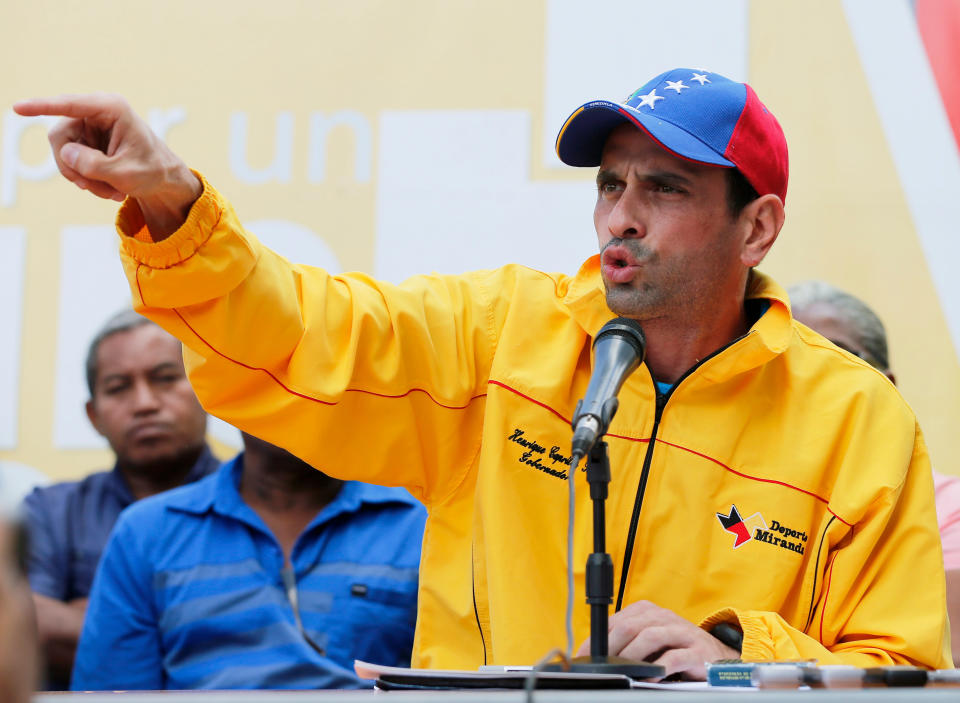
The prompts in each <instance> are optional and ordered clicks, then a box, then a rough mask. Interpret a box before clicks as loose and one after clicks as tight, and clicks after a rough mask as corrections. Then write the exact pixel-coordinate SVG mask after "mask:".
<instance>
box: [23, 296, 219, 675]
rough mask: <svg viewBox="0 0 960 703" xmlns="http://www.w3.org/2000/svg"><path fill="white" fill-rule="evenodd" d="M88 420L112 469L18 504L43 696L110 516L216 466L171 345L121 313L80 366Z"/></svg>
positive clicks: (69, 637)
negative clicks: (43, 664)
mask: <svg viewBox="0 0 960 703" xmlns="http://www.w3.org/2000/svg"><path fill="white" fill-rule="evenodd" d="M86 375H87V385H88V387H89V390H90V400H89V401H88V402H87V406H86V410H87V416H88V417H89V419H90V422H91V423H92V424H93V426H94V427H95V428H96V430H97V431H98V432H99V433H100V434H101V435H103V436H104V437H105V438H106V440H107V441H108V443H109V444H110V447H111V449H112V450H113V451H114V453H115V454H116V457H117V461H116V465H115V466H114V468H113V470H112V471H106V472H101V473H95V474H92V475H90V476H88V477H87V478H85V479H83V480H82V481H72V482H67V483H59V484H55V485H52V486H47V487H44V488H37V489H35V490H34V491H33V493H31V494H29V495H28V496H27V497H26V498H25V499H24V503H23V512H24V518H25V521H26V527H27V530H28V534H29V545H30V547H29V553H28V556H27V568H28V575H29V580H30V587H31V589H32V590H33V600H34V606H35V608H36V611H37V626H38V635H39V638H40V643H41V646H42V647H43V650H44V654H45V657H46V661H47V667H48V671H47V682H46V686H47V687H48V688H54V689H61V688H66V687H67V685H68V684H69V680H70V669H71V667H72V666H73V656H74V650H75V649H76V646H77V639H78V638H79V636H80V629H81V627H82V625H83V616H84V612H85V611H86V606H87V596H88V595H89V593H90V585H91V582H92V581H93V574H94V570H95V569H96V567H97V562H98V560H99V559H100V554H101V552H102V551H103V548H104V545H105V544H106V543H107V537H108V536H109V534H110V530H111V529H112V528H113V525H114V523H115V522H116V520H117V517H118V516H119V515H120V512H121V511H122V510H123V509H124V508H126V507H127V506H128V505H130V504H131V503H133V502H134V501H135V500H138V499H140V498H144V497H146V496H149V495H153V494H155V493H158V492H160V491H163V490H166V489H168V488H173V487H175V486H179V485H181V484H183V483H186V482H190V481H194V480H196V479H198V478H200V477H202V476H205V475H206V474H208V473H210V472H211V471H213V470H215V469H216V468H217V466H218V463H219V462H217V460H216V459H215V458H214V457H213V456H212V455H211V454H210V451H209V449H207V447H206V444H205V443H204V434H205V431H206V423H207V416H206V413H205V412H204V411H203V408H201V407H200V403H199V402H198V401H197V398H196V396H195V395H194V393H193V389H192V388H191V387H190V384H189V382H188V381H187V377H186V374H185V372H184V369H183V358H182V353H181V348H180V342H178V341H177V340H176V339H174V338H173V337H171V336H170V335H169V334H167V333H166V332H164V331H163V330H162V329H160V327H158V326H157V325H156V324H154V323H153V322H151V321H149V320H147V319H146V318H144V317H141V316H140V315H137V314H136V313H135V312H133V311H132V310H127V311H125V312H121V313H119V314H118V315H115V316H114V317H112V318H111V319H110V320H108V321H107V323H106V324H105V325H104V326H103V328H102V329H101V330H100V332H99V333H97V335H96V336H95V337H94V339H93V341H92V342H91V344H90V348H89V351H88V354H87V363H86Z"/></svg>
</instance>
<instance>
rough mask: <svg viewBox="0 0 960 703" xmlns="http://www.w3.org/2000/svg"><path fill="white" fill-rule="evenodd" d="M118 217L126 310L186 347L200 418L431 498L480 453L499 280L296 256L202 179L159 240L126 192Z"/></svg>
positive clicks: (333, 469) (340, 472)
mask: <svg viewBox="0 0 960 703" xmlns="http://www.w3.org/2000/svg"><path fill="white" fill-rule="evenodd" d="M117 226H118V230H119V232H120V234H121V257H122V259H123V263H124V268H125V271H126V274H127V276H128V278H129V281H130V286H131V290H132V293H133V298H134V304H135V307H136V309H137V310H138V311H139V312H141V313H143V314H144V315H146V316H148V317H150V318H152V319H154V320H155V321H157V322H158V323H159V324H160V325H161V326H162V327H164V328H165V329H167V330H168V331H170V332H171V333H172V334H174V335H175V336H177V337H179V338H180V339H181V340H182V341H183V342H184V344H185V347H186V349H185V359H186V362H187V368H188V372H189V375H190V380H191V383H192V384H193V386H194V388H195V390H196V392H197V395H198V396H199V398H200V400H201V402H202V403H203V405H204V407H205V408H206V409H207V410H208V411H210V412H211V413H212V414H214V415H216V416H218V417H220V418H222V419H223V420H225V421H226V422H228V423H230V424H232V425H235V426H237V427H239V428H240V429H242V430H244V431H246V432H249V433H251V434H253V435H256V436H258V437H261V438H263V439H265V440H267V441H270V442H272V443H274V444H277V445H279V446H282V447H284V448H286V449H288V450H290V451H291V452H293V453H294V454H296V455H298V456H300V457H301V458H302V459H304V460H305V461H307V462H308V463H310V464H311V465H313V466H314V467H316V468H318V469H320V470H322V471H324V472H325V473H328V474H330V475H332V476H336V477H339V478H346V479H356V480H361V481H367V482H371V483H378V484H382V485H394V486H395V485H400V486H404V487H406V488H408V489H409V490H410V491H411V493H413V494H414V495H415V496H416V497H417V498H419V499H421V500H423V501H424V502H427V503H429V502H430V501H431V500H441V499H443V497H444V496H445V495H447V494H449V493H451V492H452V491H453V489H454V488H455V487H456V486H457V485H458V484H459V482H461V481H462V480H463V478H464V476H465V474H466V472H467V470H468V468H469V466H470V465H471V463H472V462H473V460H474V458H475V457H476V455H477V452H478V451H479V445H480V430H481V424H482V414H483V407H484V399H485V395H486V380H487V376H488V374H489V365H490V363H491V359H492V353H493V346H494V329H495V325H494V323H493V317H492V316H493V310H492V306H491V305H490V303H489V301H490V300H491V294H490V291H491V289H494V290H496V289H497V288H498V287H500V286H501V285H504V283H503V281H500V280H497V276H498V275H501V274H499V273H498V272H496V271H491V272H486V273H483V272H481V273H478V274H473V275H465V276H448V277H444V276H422V277H416V278H414V279H411V280H410V281H407V282H406V283H404V284H403V285H401V286H394V285H389V284H384V283H379V282H376V281H373V280H371V279H370V278H369V277H367V276H365V275H363V274H347V275H340V276H334V275H330V274H328V273H327V272H325V271H323V270H320V269H317V268H313V267H308V266H301V265H294V264H291V263H290V262H288V261H287V260H285V259H284V258H283V257H281V256H279V255H277V254H276V253H274V252H272V251H270V250H269V249H267V248H266V247H263V246H262V245H261V244H260V243H259V242H258V241H257V240H256V238H255V237H253V236H252V235H251V234H249V233H248V232H246V231H245V230H244V229H243V227H242V226H241V225H240V223H239V221H238V220H237V217H236V215H235V214H234V212H233V210H232V208H231V207H230V205H229V204H228V203H227V202H226V201H225V200H224V199H223V198H222V197H221V196H220V195H219V194H218V193H217V192H216V191H215V190H214V189H213V188H211V187H210V185H209V184H207V183H206V181H204V192H203V194H202V195H201V197H200V199H199V200H198V201H197V202H196V203H195V204H194V206H193V208H192V210H191V212H190V214H189V216H188V219H187V221H186V222H185V224H184V225H183V226H182V227H181V228H180V230H178V231H177V232H175V233H174V234H173V235H172V236H171V237H170V238H168V239H166V240H164V241H162V242H158V243H153V242H152V241H149V233H148V232H146V230H145V229H144V228H143V222H142V215H141V214H140V213H139V210H138V208H137V206H136V204H135V202H133V201H128V202H127V203H126V204H125V205H124V207H123V208H122V209H121V211H120V213H119V215H118V219H117ZM501 297H502V296H501Z"/></svg>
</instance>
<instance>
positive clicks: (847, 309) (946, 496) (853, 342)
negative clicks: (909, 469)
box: [787, 281, 960, 666]
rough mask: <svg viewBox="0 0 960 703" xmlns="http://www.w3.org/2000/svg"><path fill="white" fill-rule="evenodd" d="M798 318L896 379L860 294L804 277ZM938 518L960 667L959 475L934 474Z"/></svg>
mask: <svg viewBox="0 0 960 703" xmlns="http://www.w3.org/2000/svg"><path fill="white" fill-rule="evenodd" d="M787 293H788V295H789V296H790V303H791V305H792V308H793V316H794V319H796V320H798V321H799V322H802V323H803V324H805V325H806V326H807V327H809V328H810V329H812V330H813V331H814V332H818V333H820V334H821V335H823V336H824V337H826V338H827V339H829V340H830V341H831V342H833V343H834V344H836V345H837V346H838V347H840V348H841V349H844V350H846V351H848V352H850V353H851V354H853V355H854V356H856V357H859V358H861V359H863V360H864V361H866V362H867V363H868V364H870V365H871V366H873V367H875V368H876V369H877V370H878V371H880V372H881V373H882V374H883V375H884V376H886V377H887V378H889V379H890V382H891V383H894V384H895V383H896V382H897V381H896V377H895V376H894V375H893V371H892V370H891V369H890V355H889V351H888V347H887V332H886V330H885V329H884V326H883V322H881V321H880V318H879V317H878V316H877V314H876V313H875V312H874V311H873V310H871V309H870V307H869V306H868V305H867V304H866V303H864V302H863V301H862V300H860V299H859V298H857V297H855V296H853V295H851V294H849V293H847V292H845V291H842V290H840V289H839V288H836V287H835V286H832V285H830V284H829V283H825V282H824V281H804V282H802V283H797V284H796V285H794V286H791V287H790V288H789V289H788V291H787ZM933 485H934V495H935V498H936V504H937V522H938V524H939V527H940V541H941V544H942V546H943V567H944V569H945V570H946V578H947V610H948V612H949V615H950V621H951V623H952V624H953V627H952V649H953V663H954V665H955V666H960V478H958V477H956V476H945V475H944V474H941V473H937V472H936V471H934V472H933Z"/></svg>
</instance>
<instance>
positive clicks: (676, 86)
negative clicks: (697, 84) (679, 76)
mask: <svg viewBox="0 0 960 703" xmlns="http://www.w3.org/2000/svg"><path fill="white" fill-rule="evenodd" d="M689 87H690V86H689V85H684V84H683V81H667V87H666V88H665V90H675V91H677V95H679V94H680V91H681V90H684V89H686V88H689Z"/></svg>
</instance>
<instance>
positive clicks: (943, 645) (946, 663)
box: [701, 426, 953, 669]
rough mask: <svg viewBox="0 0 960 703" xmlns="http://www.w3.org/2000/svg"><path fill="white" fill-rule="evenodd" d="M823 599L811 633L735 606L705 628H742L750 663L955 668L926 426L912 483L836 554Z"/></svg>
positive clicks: (828, 562) (875, 510) (819, 596)
mask: <svg viewBox="0 0 960 703" xmlns="http://www.w3.org/2000/svg"><path fill="white" fill-rule="evenodd" d="M861 470H869V469H866V468H863V467H861ZM814 596H815V598H816V607H815V608H814V609H813V610H812V611H811V615H810V618H809V621H808V622H807V623H806V625H805V627H804V629H803V630H800V629H798V628H797V627H794V626H791V625H790V624H788V623H787V622H786V621H785V620H784V618H783V617H782V616H780V615H779V614H777V613H773V612H764V611H751V610H741V609H734V608H728V609H724V610H721V611H719V612H717V613H714V614H712V615H711V616H709V617H708V618H706V620H705V621H704V622H703V623H701V626H702V627H704V628H706V629H709V628H710V627H712V626H713V625H715V624H716V623H718V622H724V621H726V622H739V625H740V627H741V628H742V630H743V635H744V637H743V658H744V660H752V661H760V660H791V659H816V660H818V662H819V663H821V664H852V665H855V666H861V667H868V666H885V665H893V664H909V665H914V666H924V667H928V668H937V669H942V668H950V667H952V666H953V665H952V663H951V662H952V659H951V655H950V628H949V624H948V621H947V616H946V586H945V580H944V572H943V557H942V556H941V549H940V539H939V535H938V532H937V525H936V520H935V512H934V504H933V477H932V473H931V469H930V461H929V458H928V456H927V450H926V446H925V444H924V441H923V437H922V435H921V433H920V430H919V427H916V426H915V438H914V445H913V453H912V457H911V460H910V467H909V469H908V470H907V471H906V473H905V475H904V478H903V480H902V482H901V483H900V484H899V485H898V486H895V487H892V488H888V489H887V490H885V491H884V492H883V494H882V496H881V497H880V498H879V499H878V500H876V501H875V502H874V503H873V504H872V505H871V507H870V509H869V510H868V511H867V512H866V514H865V515H864V516H863V518H862V519H861V520H859V521H857V522H856V523H854V524H853V525H852V527H851V529H850V530H849V531H848V532H847V534H846V535H845V536H844V537H843V538H842V539H840V540H839V541H838V543H837V544H836V545H835V547H834V548H833V549H831V550H830V551H829V553H828V554H827V558H826V559H825V560H824V567H823V569H822V570H821V572H820V577H819V583H818V584H817V585H816V591H815V592H814Z"/></svg>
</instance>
